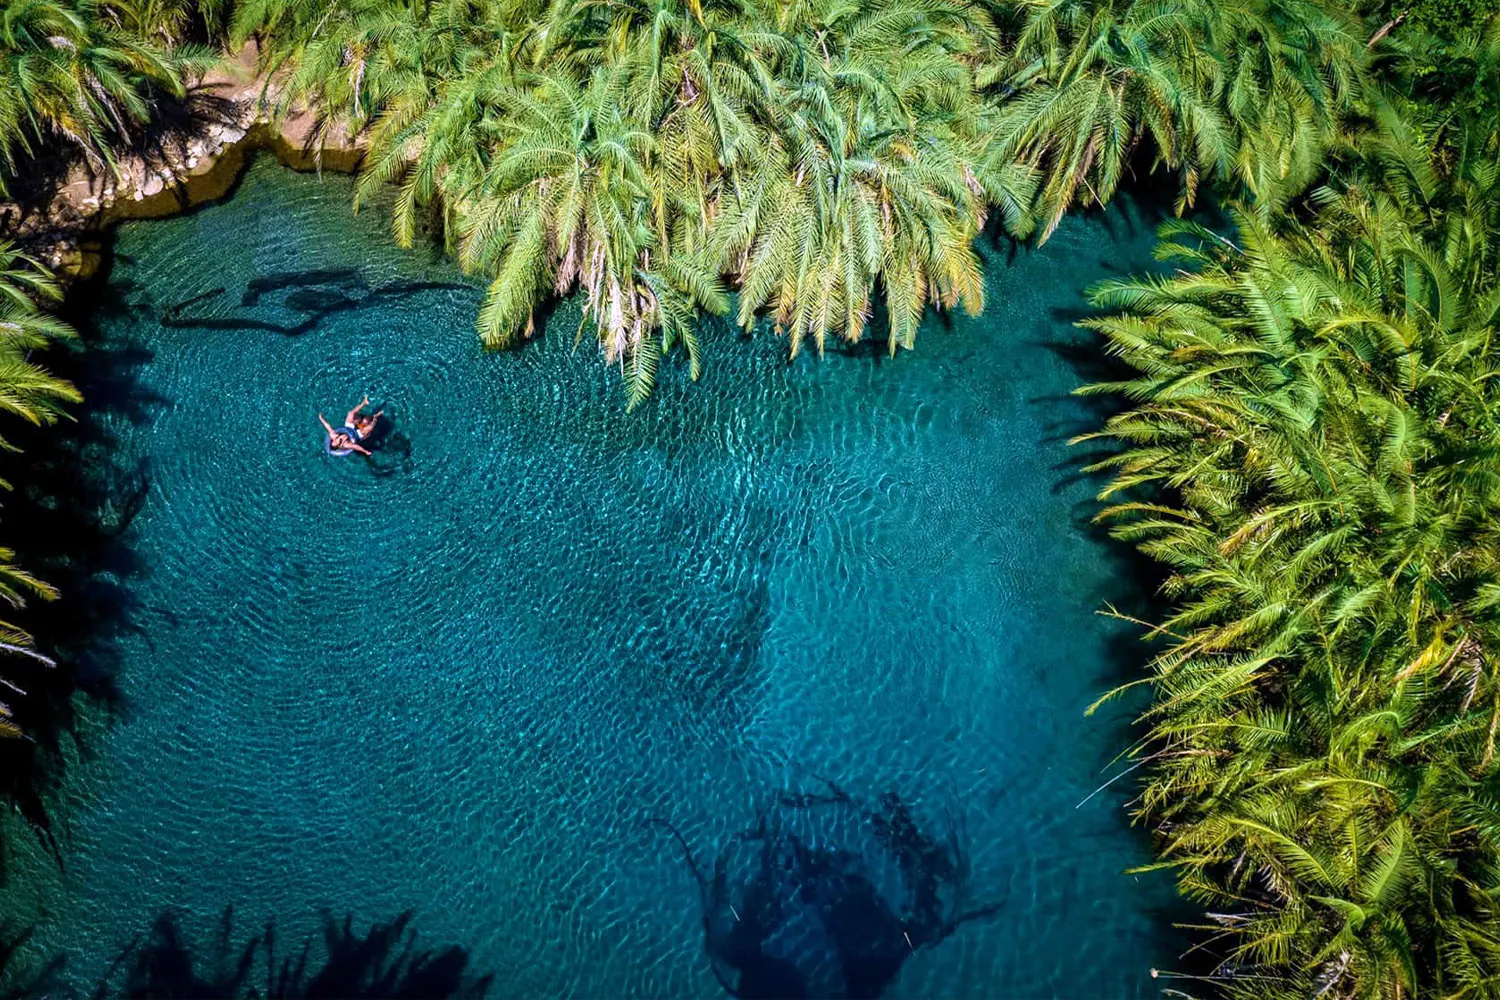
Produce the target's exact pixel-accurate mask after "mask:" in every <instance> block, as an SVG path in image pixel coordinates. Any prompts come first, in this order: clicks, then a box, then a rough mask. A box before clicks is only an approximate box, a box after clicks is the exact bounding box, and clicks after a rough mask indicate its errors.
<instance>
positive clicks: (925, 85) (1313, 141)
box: [235, 0, 1366, 399]
mask: <svg viewBox="0 0 1500 1000" xmlns="http://www.w3.org/2000/svg"><path fill="white" fill-rule="evenodd" d="M252 36H256V37H258V38H260V40H261V41H262V43H263V46H262V50H261V51H262V53H263V58H264V61H265V64H266V66H267V68H268V69H270V70H273V71H281V72H284V74H285V87H284V89H283V91H282V95H283V98H282V99H283V102H284V105H286V106H295V105H297V104H299V103H305V104H306V105H308V106H310V107H314V108H316V109H317V110H318V113H319V115H320V117H321V130H320V136H321V137H322V138H327V137H328V136H330V135H338V136H352V135H361V136H365V137H366V138H367V139H368V141H369V143H370V151H369V156H368V162H367V167H366V172H365V183H364V184H363V185H362V189H361V190H362V195H364V196H368V194H369V193H370V192H371V191H372V190H373V189H374V188H375V187H377V186H379V185H382V184H385V183H387V182H393V181H394V182H396V183H398V184H399V185H400V189H401V196H400V201H399V204H398V207H397V210H396V213H395V233H396V237H397V238H398V239H399V240H400V241H401V242H403V243H409V242H410V241H411V240H412V239H413V237H414V233H415V231H416V226H417V223H418V222H419V220H420V219H421V218H422V217H424V213H431V214H433V215H435V217H436V218H437V219H438V220H439V221H440V224H441V226H442V229H443V232H444V234H445V237H446V239H447V240H448V241H449V242H450V244H451V245H452V246H453V247H454V248H455V249H456V250H457V252H458V254H459V259H460V260H461V261H462V262H463V263H464V265H465V266H466V267H467V268H469V269H471V270H473V271H476V272H479V273H482V274H485V275H487V276H489V277H490V278H491V280H492V285H491V288H490V294H489V298H488V300H487V302H486V304H485V307H484V309H483V311H482V312H481V314H480V318H479V328H480V332H481V335H482V336H483V337H484V339H485V341H486V343H489V344H492V345H497V346H498V345H504V344H508V343H511V342H512V341H513V340H515V339H516V338H517V337H520V336H525V335H529V334H530V333H532V332H533V331H534V329H535V322H534V316H535V310H536V307H537V305H538V304H539V303H540V302H541V301H542V300H543V299H544V298H546V297H548V296H551V295H555V294H563V293H567V292H569V291H571V290H573V289H575V288H577V289H579V290H581V291H582V292H583V299H584V312H585V317H586V319H587V320H588V321H589V322H590V323H591V325H592V326H593V328H594V330H595V332H596V333H597V336H598V339H599V342H600V344H601V346H602V348H603V354H604V357H605V359H606V360H608V361H617V362H619V363H621V364H622V365H624V366H626V369H627V373H628V376H629V390H630V393H631V396H632V398H633V399H639V398H641V396H643V395H644V393H645V392H647V391H648V390H649V388H650V386H651V382H652V378H653V375H654V372H655V367H656V359H657V357H658V356H659V354H660V353H661V351H662V350H663V349H666V348H669V347H671V346H672V345H674V344H677V343H682V344H684V345H686V347H687V350H688V353H689V356H690V359H691V361H692V364H693V369H694V371H695V372H696V370H697V366H698V356H699V355H698V345H697V343H696V339H695V337H694V334H693V326H692V323H691V322H690V319H691V317H692V316H694V315H695V314H696V313H697V312H698V311H700V310H705V309H706V310H709V311H714V312H718V311H723V310H725V309H727V308H728V301H727V299H726V297H725V291H726V290H728V289H733V290H735V291H737V292H738V293H739V302H738V319H739V321H740V322H741V324H743V325H745V326H746V327H749V326H752V325H753V324H754V323H755V322H756V321H757V320H758V319H759V318H760V317H762V316H765V317H768V318H769V319H770V320H771V322H772V323H773V325H774V327H775V328H776V329H777V330H778V331H779V332H781V333H784V334H785V335H787V336H788V338H789V340H790V346H791V350H792V352H793V353H796V352H797V351H798V350H799V349H800V348H801V347H802V346H803V345H804V344H805V343H807V342H809V341H811V342H812V343H813V344H814V345H816V347H817V348H818V349H819V350H822V349H823V348H824V346H825V345H826V343H827V342H828V338H829V337H830V335H832V336H835V337H842V338H844V339H846V340H858V339H860V338H861V337H863V336H865V335H866V332H867V325H868V321H869V319H870V317H871V314H872V312H873V310H874V308H875V305H876V303H877V297H878V301H879V302H881V303H883V305H884V306H885V317H884V318H885V320H886V325H887V327H888V330H889V333H888V339H887V342H888V345H889V347H890V349H891V350H892V351H895V350H896V349H897V348H899V347H910V346H911V345H912V343H913V341H914V338H915V334H916V328H917V324H918V321H919V320H920V318H921V315H922V313H923V311H924V309H925V308H926V307H927V306H928V305H933V306H936V307H938V308H955V307H959V306H962V307H965V308H968V309H971V310H973V309H978V308H980V307H981V305H982V294H981V284H980V282H979V280H978V265H977V259H976V257H975V255H974V252H973V250H972V243H973V240H974V238H975V236H976V235H977V234H978V232H979V230H980V229H981V228H982V227H983V226H984V225H985V222H986V220H987V219H988V218H989V217H990V216H991V215H992V214H997V215H998V217H999V218H1000V220H1001V222H1002V224H1003V226H1004V228H1005V229H1006V231H1007V232H1009V233H1010V234H1012V235H1014V236H1026V235H1029V234H1030V233H1031V232H1032V230H1033V227H1034V221H1035V218H1036V217H1037V216H1038V215H1040V219H1041V222H1042V236H1043V237H1045V235H1046V234H1047V233H1049V232H1050V231H1051V229H1052V227H1053V226H1055V225H1056V224H1057V221H1058V219H1059V218H1060V217H1061V216H1062V214H1063V212H1064V211H1065V210H1066V209H1067V208H1068V207H1069V206H1070V205H1073V204H1074V203H1076V202H1078V201H1079V200H1080V198H1081V200H1082V201H1084V202H1093V203H1102V202H1103V201H1104V200H1106V199H1107V198H1109V197H1110V195H1111V194H1112V193H1113V192H1114V190H1115V189H1116V187H1117V185H1118V184H1119V182H1120V180H1121V179H1122V177H1123V176H1125V174H1126V172H1127V171H1128V170H1129V169H1130V166H1131V163H1132V161H1133V160H1134V159H1136V158H1137V157H1138V156H1140V155H1148V156H1150V157H1154V159H1155V160H1156V161H1157V162H1158V163H1160V164H1164V165H1166V166H1168V167H1170V168H1172V169H1173V170H1176V171H1178V172H1179V173H1180V175H1181V179H1182V190H1183V200H1184V203H1186V202H1189V201H1191V199H1192V197H1193V196H1194V194H1195V192H1196V190H1197V188H1198V186H1199V184H1200V183H1202V182H1203V181H1204V180H1205V179H1207V178H1221V179H1223V180H1225V181H1226V182H1229V183H1233V184H1235V185H1239V186H1242V187H1244V188H1245V189H1246V190H1248V191H1249V192H1251V193H1252V194H1254V195H1255V196H1256V197H1258V198H1259V199H1261V200H1262V201H1265V202H1271V201H1278V200H1284V199H1285V198H1287V197H1289V196H1291V195H1293V194H1296V193H1298V192H1299V191H1301V190H1302V189H1304V188H1305V187H1306V186H1307V185H1308V184H1309V183H1310V182H1311V181H1312V180H1313V179H1314V177H1315V176H1316V173H1317V170H1318V167H1319V165H1320V164H1321V162H1322V160H1323V156H1324V153H1325V151H1326V150H1328V149H1329V148H1330V147H1331V146H1333V145H1335V144H1336V143H1337V142H1338V141H1339V140H1340V138H1341V136H1342V125H1343V122H1344V119H1345V117H1346V116H1347V115H1349V114H1351V113H1353V111H1354V110H1356V109H1357V108H1359V107H1360V106H1361V102H1362V93H1361V80H1362V77H1361V76H1360V69H1361V67H1362V64H1363V62H1364V60H1365V52H1366V49H1365V45H1364V38H1363V35H1362V34H1361V27H1360V22H1359V20H1358V19H1357V18H1355V17H1354V16H1353V15H1352V14H1348V13H1342V14H1341V13H1331V12H1329V11H1327V10H1325V9H1324V8H1322V7H1320V6H1318V5H1316V4H1312V3H1298V2H1274V3H1273V2H1265V0H1246V2H1243V3H1239V4H1230V5H1225V4H1216V3H1201V4H1172V5H1165V6H1164V5H1162V4H1160V3H1157V2H1139V3H1118V4H1117V3H1097V2H1081V0H1046V2H1041V0H1023V2H1020V3H1017V4H1015V5H1014V6H1005V7H1003V8H991V7H985V6H980V5H977V4H973V3H969V2H966V0H872V2H869V3H862V4H857V5H851V4H846V3H842V2H840V0H804V2H799V3H794V4H771V3H766V2H763V0H710V2H709V3H707V4H704V3H699V2H696V0H651V2H645V0H587V2H584V0H576V2H567V3H554V4H548V5H545V6H544V5H540V4H537V3H531V2H527V0H439V2H434V3H416V2H406V3H389V2H381V0H370V2H366V3H355V4H340V5H336V6H334V7H332V8H329V7H327V6H326V5H323V4H320V3H315V2H312V0H250V2H247V3H244V4H242V5H240V7H239V8H238V10H237V16H236V20H235V41H237V42H238V41H243V40H246V39H248V38H250V37H252ZM1213 46H1217V47H1218V51H1217V52H1215V51H1214V49H1213ZM1038 183H1040V184H1041V190H1040V197H1037V196H1036V195H1037V190H1036V189H1037V185H1038Z"/></svg>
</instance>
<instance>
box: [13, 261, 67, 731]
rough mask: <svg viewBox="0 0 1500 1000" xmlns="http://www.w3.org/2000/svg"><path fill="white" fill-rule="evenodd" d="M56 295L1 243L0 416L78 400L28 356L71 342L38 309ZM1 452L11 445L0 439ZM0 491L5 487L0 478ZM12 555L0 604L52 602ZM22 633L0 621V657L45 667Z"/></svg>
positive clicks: (40, 419) (59, 409)
mask: <svg viewBox="0 0 1500 1000" xmlns="http://www.w3.org/2000/svg"><path fill="white" fill-rule="evenodd" d="M60 297H61V292H60V290H59V289H58V286H57V283H56V282H55V281H53V280H52V278H51V276H50V275H48V274H47V273H46V272H45V271H44V270H43V269H42V268H41V266H40V265H39V264H37V262H36V261H35V260H32V259H31V258H30V257H28V256H26V255H25V254H23V253H20V252H19V251H17V250H16V249H15V248H14V247H13V246H12V245H11V244H9V243H4V242H0V413H5V414H8V415H9V417H10V418H12V419H15V418H19V419H20V420H23V421H25V422H27V423H31V424H37V425H42V424H51V423H54V422H55V421H57V420H58V419H60V418H62V417H63V416H64V415H65V411H64V407H65V405H66V404H68V403H77V402H79V401H80V396H79V395H78V390H76V389H75V388H73V386H71V385H70V384H68V383H67V382H65V381H63V380H62V379H59V378H57V377H55V376H53V375H52V374H51V373H49V372H48V371H47V369H46V368H44V367H42V366H41V365H40V364H38V363H37V362H36V361H35V360H33V358H32V356H31V355H32V352H33V351H36V350H39V349H41V348H45V347H47V346H48V345H50V344H53V343H56V342H59V341H68V340H71V339H73V336H74V334H73V331H72V330H71V329H69V328H68V326H67V325H66V324H64V323H62V322H60V321H58V320H57V319H55V318H53V317H52V316H49V315H48V314H46V313H45V312H43V311H42V310H41V309H40V308H39V307H38V302H39V301H41V300H56V299H58V298H60ZM0 449H5V450H14V446H13V445H11V444H10V443H9V442H7V441H6V440H5V438H4V437H0ZM0 488H5V489H9V488H10V484H9V483H6V482H4V481H3V480H0ZM15 559H16V555H15V553H14V552H13V551H11V550H10V549H8V548H0V602H4V603H5V604H6V605H8V606H9V607H11V608H13V609H17V610H19V609H21V608H23V607H25V604H26V599H27V598H28V597H36V598H41V599H44V600H51V599H52V598H54V597H56V596H57V592H56V591H55V590H53V588H52V587H50V586H48V585H47V584H46V583H44V582H42V581H41V580H38V579H37V578H36V577H34V576H32V575H31V574H29V573H27V572H26V571H25V570H24V569H22V568H21V567H20V566H19V565H17V564H16V562H15ZM34 646H35V643H34V641H33V639H32V637H31V635H29V634H28V633H27V631H26V630H25V629H24V628H22V627H20V626H18V625H15V624H12V623H11V622H9V621H5V620H0V656H6V657H24V658H26V659H29V660H32V661H33V662H38V663H43V664H46V665H48V666H51V665H52V661H51V660H50V659H48V658H47V657H46V656H44V655H43V654H41V653H39V652H37V650H36V649H35V648H34ZM0 687H3V688H5V689H6V690H7V691H9V692H10V695H23V696H24V695H25V693H26V692H25V691H24V690H22V689H21V688H20V687H19V686H18V685H17V684H16V683H15V682H14V681H12V680H9V679H7V678H6V676H5V674H4V673H3V672H0ZM8 698H9V695H6V694H5V693H4V692H0V737H16V736H20V735H22V731H23V730H22V725H21V721H20V720H19V719H18V718H17V716H16V714H15V712H14V711H13V710H12V708H11V705H10V704H9V703H8V700H7V699H8Z"/></svg>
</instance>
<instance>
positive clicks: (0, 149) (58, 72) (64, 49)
mask: <svg viewBox="0 0 1500 1000" xmlns="http://www.w3.org/2000/svg"><path fill="white" fill-rule="evenodd" d="M195 16H196V10H195V6H194V5H193V4H191V3H189V2H187V0H121V2H107V0H14V2H8V3H6V4H4V5H3V6H0V195H3V194H4V193H5V190H6V178H7V176H14V174H15V171H16V169H17V166H18V163H21V162H23V161H24V160H26V159H29V158H31V157H33V156H35V155H37V154H38V153H39V152H40V151H41V150H42V149H44V148H48V147H51V146H59V145H60V146H61V147H62V148H63V151H64V152H66V153H75V154H80V155H82V156H84V157H85V158H86V159H87V160H88V161H89V162H90V163H91V164H93V165H94V166H95V167H97V168H104V169H111V168H113V165H114V158H115V150H116V149H117V147H118V146H119V144H120V142H121V140H122V139H123V138H124V137H125V136H126V134H127V133H128V132H129V130H130V129H131V128H132V127H133V126H135V125H138V124H140V123H141V122H143V121H145V120H146V119H147V118H149V117H150V113H151V108H152V103H151V99H152V97H153V95H154V94H156V93H158V92H164V93H171V94H175V95H178V96H181V94H182V92H183V86H184V76H185V74H186V73H187V72H189V71H191V70H192V69H194V68H198V67H201V66H204V65H207V64H208V61H209V58H210V53H209V51H208V50H207V49H199V48H194V47H191V46H183V45H176V44H174V43H175V42H176V41H177V40H178V39H179V38H180V33H181V32H182V31H183V30H184V29H185V28H186V26H187V24H188V21H189V19H190V18H191V17H195Z"/></svg>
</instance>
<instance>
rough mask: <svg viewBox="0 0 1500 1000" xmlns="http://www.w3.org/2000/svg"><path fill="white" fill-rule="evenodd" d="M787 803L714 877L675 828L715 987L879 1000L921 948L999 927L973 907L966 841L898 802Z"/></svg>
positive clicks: (830, 799)
mask: <svg viewBox="0 0 1500 1000" xmlns="http://www.w3.org/2000/svg"><path fill="white" fill-rule="evenodd" d="M819 780H820V781H821V782H822V784H823V786H824V787H823V789H821V790H819V791H816V792H794V793H787V794H782V795H779V796H777V797H776V798H775V799H774V801H773V802H772V803H770V804H769V805H767V806H765V807H763V808H762V809H761V810H759V812H758V816H757V820H756V824H755V826H754V827H753V828H751V829H749V830H746V831H744V832H742V833H739V834H737V835H735V836H733V837H731V838H730V839H729V840H728V842H727V843H725V844H723V845H721V846H720V848H719V852H718V855H717V857H716V859H715V861H714V865H713V870H712V872H711V873H710V872H705V871H704V869H703V868H702V867H701V866H700V865H699V864H698V861H697V858H696V857H695V855H694V853H693V848H692V846H691V845H690V844H689V843H688V842H687V839H686V838H685V837H684V836H683V835H682V834H681V832H679V831H678V830H677V828H676V827H674V826H672V825H671V824H670V823H668V822H667V821H666V820H663V819H654V820H652V821H651V822H652V823H653V824H655V825H658V826H660V827H662V828H663V829H665V830H666V831H668V832H669V833H670V834H671V836H672V837H673V838H674V839H675V840H676V841H677V843H678V844H679V846H680V847H681V848H682V851H683V854H684V856H685V857H686V860H687V863H688V865H689V867H690V868H691V869H692V872H693V877H694V878H695V879H696V880H697V883H698V889H699V904H700V906H701V908H702V913H703V935H704V947H705V950H706V952H707V954H708V959H709V963H710V967H711V968H712V970H713V974H714V978H716V979H717V980H718V982H719V985H720V986H722V987H723V988H724V990H725V992H727V993H729V994H730V995H732V996H735V997H740V998H743V1000H770V998H797V997H850V998H859V997H878V996H880V995H881V993H883V992H884V991H885V989H886V987H888V986H889V985H890V984H891V983H892V982H893V981H894V980H895V978H896V976H897V974H898V973H899V972H900V971H901V966H902V965H903V964H904V963H905V962H906V960H907V959H908V958H910V957H911V956H912V955H914V954H916V952H917V950H918V949H919V948H926V947H930V946H932V945H935V944H937V943H939V942H941V941H943V940H944V939H945V938H947V937H948V936H949V935H951V934H952V933H953V932H954V931H956V930H957V929H958V928H959V927H960V926H961V925H963V924H965V923H967V922H969V921H972V920H978V919H981V918H985V917H991V916H994V915H995V914H996V913H998V912H999V911H1000V910H1001V908H1002V907H1003V906H1004V903H1003V901H1002V902H994V903H985V904H981V905H977V906H973V905H969V904H968V902H967V899H966V894H967V890H968V887H969V886H968V883H969V867H968V858H967V854H966V852H965V849H964V846H963V836H962V830H961V829H960V828H959V827H958V825H957V824H956V823H953V822H951V821H950V823H949V829H948V832H947V833H946V834H945V835H942V836H934V835H933V834H931V833H929V832H928V831H927V830H925V829H923V827H922V825H921V824H920V823H919V822H918V821H917V819H916V816H915V815H914V813H913V811H912V809H911V807H910V806H909V805H908V804H907V803H905V802H903V801H902V800H901V799H900V797H899V796H897V795H896V794H895V793H894V792H888V793H886V794H885V795H883V796H881V798H880V801H879V802H878V803H876V804H874V805H870V804H867V803H864V802H862V801H860V800H858V799H857V798H855V797H854V796H852V795H850V794H849V793H848V792H846V791H844V790H843V789H842V788H840V787H838V786H837V785H835V784H833V783H832V782H829V781H827V780H825V779H819Z"/></svg>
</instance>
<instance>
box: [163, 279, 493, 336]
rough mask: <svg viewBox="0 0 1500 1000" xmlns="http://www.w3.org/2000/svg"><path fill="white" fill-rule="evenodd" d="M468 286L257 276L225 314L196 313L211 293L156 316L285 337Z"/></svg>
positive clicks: (210, 301)
mask: <svg viewBox="0 0 1500 1000" xmlns="http://www.w3.org/2000/svg"><path fill="white" fill-rule="evenodd" d="M473 290H474V289H473V286H471V285H466V284H461V283H459V282H453V281H389V282H385V283H384V284H380V285H375V286H371V285H370V284H369V283H368V282H367V281H366V280H365V279H364V277H363V276H362V275H361V274H360V273H359V272H358V271H357V270H355V269H353V268H330V269H322V270H311V271H288V272H282V273H276V274H268V275H262V276H261V277H258V278H253V279H251V280H250V281H249V282H247V283H246V284H245V289H244V292H243V293H242V294H241V295H240V299H239V304H238V306H237V307H230V311H229V312H228V314H218V313H215V314H212V315H210V314H208V313H207V312H205V311H202V310H204V309H206V308H211V307H213V306H214V305H216V304H218V303H219V301H220V300H221V299H222V297H223V296H224V295H225V294H226V293H227V292H228V289H226V288H214V289H210V290H209V291H207V292H203V293H201V294H199V295H195V296H193V297H192V298H190V299H187V300H186V301H183V302H178V303H176V304H174V305H171V306H168V307H166V308H165V309H163V310H162V311H161V314H160V317H159V322H160V323H161V325H162V326H164V327H172V328H181V329H198V330H265V331H267V332H270V333H280V334H283V335H284V336H288V337H300V336H301V335H303V334H305V333H311V332H312V331H313V330H316V329H317V328H318V327H319V326H321V325H322V323H323V321H324V320H326V319H328V317H330V316H334V315H337V314H339V313H345V312H352V311H354V310H359V309H369V308H373V307H376V306H379V305H382V304H384V303H388V302H397V301H400V300H402V299H405V298H408V297H410V296H413V295H417V294H420V293H422V292H433V291H465V292H472V291H473ZM236 309H260V310H265V309H273V310H276V311H280V312H283V313H290V314H295V315H297V316H298V318H297V319H295V320H293V321H291V322H278V321H276V320H274V319H265V318H263V317H262V316H260V315H246V314H244V313H236V311H235V310H236Z"/></svg>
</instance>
